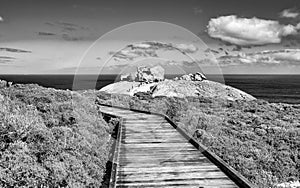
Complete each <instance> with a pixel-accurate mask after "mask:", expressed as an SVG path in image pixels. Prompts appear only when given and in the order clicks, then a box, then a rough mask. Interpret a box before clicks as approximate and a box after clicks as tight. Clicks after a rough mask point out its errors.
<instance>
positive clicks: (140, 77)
mask: <svg viewBox="0 0 300 188" xmlns="http://www.w3.org/2000/svg"><path fill="white" fill-rule="evenodd" d="M164 74H165V70H164V68H162V67H161V66H159V65H158V66H154V67H146V66H142V67H138V68H137V71H136V72H134V73H127V74H122V75H121V76H120V79H121V81H137V82H144V83H153V82H160V81H163V80H164Z"/></svg>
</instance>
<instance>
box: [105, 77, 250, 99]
mask: <svg viewBox="0 0 300 188" xmlns="http://www.w3.org/2000/svg"><path fill="white" fill-rule="evenodd" d="M100 91H106V92H108V93H119V94H128V95H131V96H134V95H135V94H136V93H141V92H143V93H150V94H151V96H152V97H159V96H166V97H179V98H185V97H199V96H201V97H205V98H217V99H224V100H230V101H234V100H245V101H251V100H255V98H254V97H253V96H251V95H249V94H247V93H245V92H243V91H241V90H239V89H236V88H233V87H230V86H227V85H224V84H221V83H218V82H214V81H209V80H203V81H201V82H195V81H188V80H177V81H176V80H164V81H161V82H158V83H156V82H153V83H149V84H141V83H140V82H126V81H123V82H117V83H114V84H110V85H108V86H105V87H103V88H102V89H101V90H100Z"/></svg>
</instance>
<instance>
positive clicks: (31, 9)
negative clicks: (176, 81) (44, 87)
mask: <svg viewBox="0 0 300 188" xmlns="http://www.w3.org/2000/svg"><path fill="white" fill-rule="evenodd" d="M128 24H129V25H128ZM124 25H125V26H124ZM116 28H118V29H116ZM99 38H100V39H99ZM145 41H160V42H162V44H166V43H168V44H172V47H170V46H169V48H166V46H164V45H160V46H158V45H157V44H151V45H149V44H145ZM132 43H134V44H136V46H135V47H134V48H132V47H128V48H126V46H127V45H130V44H132ZM178 49H179V50H178ZM112 55H114V56H115V57H114V58H112V60H111V61H110V62H108V63H107V62H106V61H107V59H109V58H110V56H112ZM141 56H142V58H141ZM190 57H192V58H190ZM145 58H150V59H153V58H157V62H159V63H161V64H165V65H166V66H167V67H171V65H175V66H176V67H177V68H178V67H180V69H184V70H186V71H188V70H192V69H194V70H195V68H194V67H195V66H197V67H200V68H201V69H202V70H203V69H204V70H205V72H207V73H218V74H299V73H300V1H299V0H284V1H283V0H226V1H224V0H201V1H200V0H151V1H150V0H148V1H146V0H118V1H117V0H111V1H101V0H63V1H62V0H51V1H49V0H48V1H45V0H0V74H75V73H84V74H95V73H99V71H100V72H101V71H102V72H101V73H107V74H108V73H117V72H120V71H122V70H121V69H123V68H124V65H128V64H130V63H131V65H129V66H132V65H133V64H137V62H140V61H143V62H144V59H145ZM193 60H195V62H192V61H193ZM177 68H174V69H170V71H172V70H175V69H177Z"/></svg>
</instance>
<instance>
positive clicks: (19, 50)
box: [0, 47, 31, 53]
mask: <svg viewBox="0 0 300 188" xmlns="http://www.w3.org/2000/svg"><path fill="white" fill-rule="evenodd" d="M0 51H7V52H14V53H31V51H28V50H21V49H16V48H3V47H2V48H1V47H0Z"/></svg>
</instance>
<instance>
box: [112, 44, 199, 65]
mask: <svg viewBox="0 0 300 188" xmlns="http://www.w3.org/2000/svg"><path fill="white" fill-rule="evenodd" d="M176 49H177V50H179V51H181V52H182V53H195V52H197V51H198V48H197V47H196V46H194V45H193V44H171V43H168V44H167V43H161V42H155V41H151V42H150V41H147V42H141V43H137V44H130V45H128V46H127V48H126V49H124V50H121V51H119V52H109V55H113V58H114V59H115V60H116V61H128V60H134V59H135V58H139V57H158V54H157V51H158V50H163V51H175V50H176Z"/></svg>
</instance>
